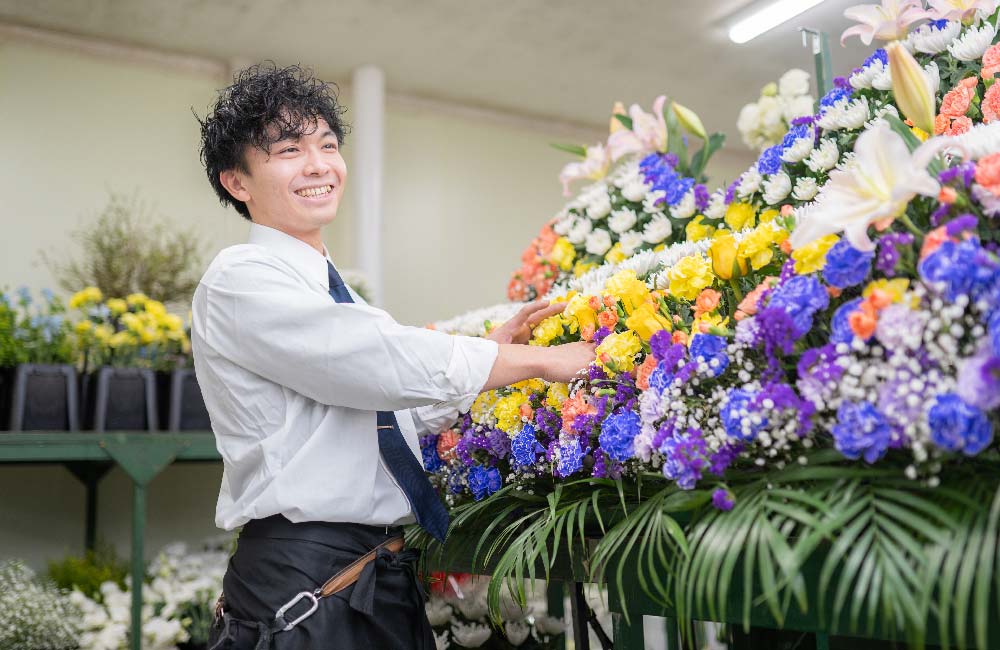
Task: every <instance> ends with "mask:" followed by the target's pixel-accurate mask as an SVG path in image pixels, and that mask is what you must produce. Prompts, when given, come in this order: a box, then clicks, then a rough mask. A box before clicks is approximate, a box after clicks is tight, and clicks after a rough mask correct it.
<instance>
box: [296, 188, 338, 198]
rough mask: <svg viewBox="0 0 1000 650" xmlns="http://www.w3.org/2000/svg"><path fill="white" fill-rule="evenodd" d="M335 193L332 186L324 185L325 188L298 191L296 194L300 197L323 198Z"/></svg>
mask: <svg viewBox="0 0 1000 650" xmlns="http://www.w3.org/2000/svg"><path fill="white" fill-rule="evenodd" d="M332 191H333V186H332V185H324V186H323V187H310V188H307V189H304V190H298V191H297V192H295V193H296V194H298V195H299V196H322V195H324V194H328V193H330V192H332Z"/></svg>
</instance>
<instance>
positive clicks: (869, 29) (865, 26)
mask: <svg viewBox="0 0 1000 650" xmlns="http://www.w3.org/2000/svg"><path fill="white" fill-rule="evenodd" d="M928 16H930V13H929V12H928V11H926V10H925V9H924V8H923V3H921V1H920V0H882V4H881V5H870V4H869V5H854V6H853V7H848V8H847V9H845V10H844V17H845V18H848V19H849V20H854V21H857V22H858V23H860V24H859V25H855V26H854V27H851V28H849V29H846V30H844V33H843V34H841V35H840V44H841V45H843V44H844V41H845V40H847V39H848V38H850V37H851V36H857V37H859V38H860V39H861V42H862V43H864V44H865V45H871V43H872V39H875V38H877V39H879V40H880V41H895V40H899V39H901V38H904V37H905V36H906V32H907V30H908V28H909V26H910V25H912V24H913V23H915V22H917V21H918V20H923V19H924V18H927V17H928Z"/></svg>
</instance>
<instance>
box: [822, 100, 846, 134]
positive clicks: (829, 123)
mask: <svg viewBox="0 0 1000 650" xmlns="http://www.w3.org/2000/svg"><path fill="white" fill-rule="evenodd" d="M847 102H848V100H846V99H841V100H840V101H838V102H836V103H834V104H832V105H830V106H827V107H826V108H824V109H822V110H823V112H822V113H821V114H820V116H819V119H818V120H816V124H817V125H818V126H819V127H820V128H822V129H826V130H827V131H836V130H837V129H839V128H840V120H841V116H842V115H843V113H844V110H845V109H846V108H847Z"/></svg>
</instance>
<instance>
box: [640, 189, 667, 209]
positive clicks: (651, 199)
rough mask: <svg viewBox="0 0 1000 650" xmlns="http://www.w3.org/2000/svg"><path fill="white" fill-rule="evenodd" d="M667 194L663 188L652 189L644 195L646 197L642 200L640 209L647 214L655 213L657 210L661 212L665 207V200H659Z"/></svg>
mask: <svg viewBox="0 0 1000 650" xmlns="http://www.w3.org/2000/svg"><path fill="white" fill-rule="evenodd" d="M666 195H667V193H666V192H664V191H663V190H653V191H652V192H650V193H648V194H647V195H646V198H644V199H643V200H642V211H643V212H645V213H647V214H655V213H657V212H663V209H664V208H665V207H666V205H667V204H666V202H665V201H661V200H660V199H662V198H663V197H665V196H666Z"/></svg>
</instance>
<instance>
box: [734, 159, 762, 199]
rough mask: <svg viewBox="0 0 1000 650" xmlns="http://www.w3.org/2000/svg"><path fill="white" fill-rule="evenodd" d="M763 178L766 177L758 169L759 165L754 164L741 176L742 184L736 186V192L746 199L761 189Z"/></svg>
mask: <svg viewBox="0 0 1000 650" xmlns="http://www.w3.org/2000/svg"><path fill="white" fill-rule="evenodd" d="M763 180H764V177H763V176H761V175H760V172H759V171H757V165H753V166H752V167H750V169H748V170H746V171H745V172H743V175H742V176H740V184H739V187H737V188H736V193H737V194H738V195H739V197H740V198H741V199H745V198H747V197H748V196H750V195H751V194H753V193H754V192H756V191H757V190H759V189H760V183H761V181H763Z"/></svg>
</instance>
